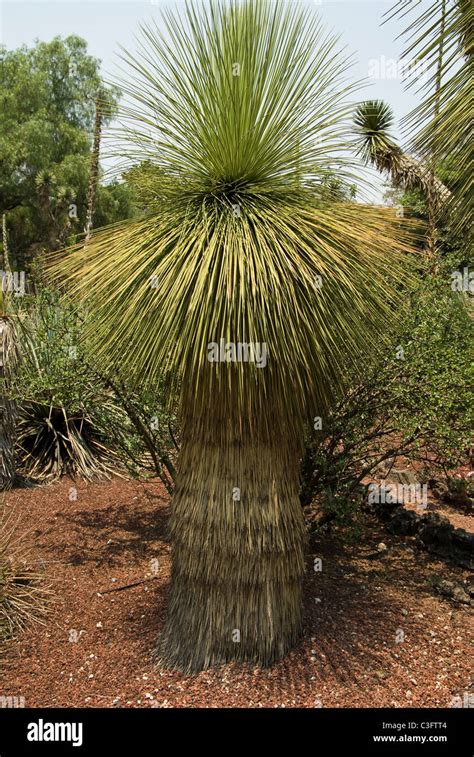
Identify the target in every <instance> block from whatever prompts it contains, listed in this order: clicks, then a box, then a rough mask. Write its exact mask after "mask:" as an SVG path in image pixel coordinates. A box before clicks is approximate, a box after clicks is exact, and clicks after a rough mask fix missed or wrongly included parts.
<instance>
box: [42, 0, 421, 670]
mask: <svg viewBox="0 0 474 757" xmlns="http://www.w3.org/2000/svg"><path fill="white" fill-rule="evenodd" d="M163 22H164V31H160V29H158V27H156V26H145V27H143V29H142V41H141V45H140V48H139V51H138V53H137V54H136V55H132V54H131V53H129V52H124V54H123V58H124V62H125V64H126V71H127V73H126V74H124V79H123V80H122V81H121V82H120V87H121V89H122V91H123V92H124V93H125V102H124V105H123V106H122V113H121V125H120V127H119V128H118V130H117V131H116V132H115V134H114V145H113V150H114V152H115V154H116V155H117V154H120V155H121V156H123V158H124V163H123V165H124V166H125V165H127V161H128V165H129V166H130V165H133V164H135V165H136V164H143V165H146V166H147V167H148V168H147V170H146V171H142V172H140V171H138V172H137V176H138V177H140V176H144V177H146V182H147V186H146V192H145V193H144V195H145V196H149V197H150V198H155V200H154V201H151V202H150V206H149V212H148V213H147V214H146V215H145V216H144V217H142V218H140V219H138V220H136V219H135V220H132V221H126V222H123V223H120V224H117V225H114V226H112V227H109V228H106V229H103V230H98V231H96V232H94V233H93V234H92V237H91V239H90V241H89V243H88V245H87V247H86V248H84V246H83V245H82V244H80V245H78V246H77V248H75V249H73V250H71V251H70V252H69V253H68V255H67V256H64V254H63V255H62V256H61V258H62V259H58V262H57V264H56V274H57V276H58V277H59V278H60V279H61V280H62V281H63V282H64V281H66V282H68V284H69V287H70V291H71V292H72V293H73V294H75V295H76V296H77V297H78V298H80V299H81V298H85V299H87V301H88V304H89V306H90V308H91V309H93V312H94V329H93V330H91V331H90V333H89V338H90V340H91V343H92V346H93V349H94V350H95V352H96V354H97V355H98V357H99V359H100V360H101V361H102V364H103V366H105V369H106V370H109V371H110V373H111V374H112V373H113V371H114V370H115V369H116V368H117V367H118V366H120V370H122V371H123V370H126V371H127V372H128V375H129V377H130V380H131V381H132V380H135V381H137V382H138V381H139V382H142V383H146V384H147V385H149V386H156V385H157V382H158V380H159V378H160V377H162V376H163V375H165V376H167V377H169V380H170V395H174V393H175V392H176V393H177V394H178V396H179V406H180V418H181V428H182V445H181V451H180V458H179V465H178V470H177V478H176V489H175V492H174V496H173V500H172V514H171V525H170V530H171V537H172V545H173V546H172V579H171V588H170V596H169V602H168V612H167V619H166V623H165V628H164V630H163V633H162V636H161V639H160V642H159V648H158V654H159V659H160V661H161V664H162V665H164V666H172V667H176V668H178V669H180V670H184V671H187V672H190V671H197V670H201V669H203V668H206V667H208V666H210V665H215V664H219V663H222V662H225V661H228V660H235V659H237V660H248V661H251V662H253V663H258V664H263V665H266V664H270V663H272V662H273V661H274V660H275V659H277V658H278V657H280V656H282V655H284V654H285V653H286V652H287V651H288V650H289V649H290V648H291V646H292V645H293V644H294V643H295V641H296V640H297V638H298V636H299V634H300V632H301V623H302V616H301V582H302V576H303V573H304V549H305V526H304V522H303V515H302V510H301V506H300V502H299V496H298V493H299V460H300V457H301V453H302V448H303V437H304V431H305V429H306V428H307V426H308V424H313V423H315V422H318V419H319V418H324V416H325V413H326V412H327V409H328V407H329V405H330V404H331V402H332V401H333V400H334V398H335V397H337V396H338V395H339V393H340V392H341V390H342V388H343V386H344V375H345V366H346V365H347V361H348V360H350V361H352V362H353V361H357V360H359V359H360V358H361V356H363V355H364V353H365V352H366V351H367V350H370V349H371V347H372V346H373V345H374V343H375V342H376V341H377V340H379V339H382V338H383V335H384V334H385V333H386V332H387V328H388V325H389V324H391V323H392V322H393V318H394V312H395V311H396V310H397V306H398V304H399V303H400V300H401V297H400V293H399V292H398V294H397V289H396V287H400V286H401V285H402V284H403V282H404V281H407V273H406V257H407V251H409V249H410V247H409V244H408V241H407V240H406V238H405V237H404V235H403V232H402V227H401V224H400V222H399V220H398V219H397V218H396V217H395V215H394V213H393V211H392V210H390V209H388V208H385V209H382V208H375V207H371V206H364V205H361V204H355V203H352V202H348V201H341V200H337V199H333V200H331V198H330V197H329V196H328V193H327V181H326V179H328V177H333V176H334V174H335V173H336V175H337V176H338V177H339V178H340V179H341V180H343V181H346V180H347V181H349V180H352V179H353V167H352V163H351V158H350V156H349V147H350V144H349V140H348V137H349V132H350V121H351V112H352V107H353V106H352V104H351V103H350V98H349V95H352V94H353V91H354V88H353V86H352V85H351V84H349V83H348V82H347V80H346V77H345V75H346V73H347V69H348V65H349V64H348V60H347V59H346V58H345V57H344V56H343V55H341V53H340V52H338V49H337V39H336V38H334V37H332V36H330V35H327V34H325V33H324V31H323V29H322V28H321V26H320V23H319V20H318V17H317V16H316V15H315V14H314V12H313V11H312V10H309V9H308V10H305V9H303V8H301V6H299V5H298V4H296V3H295V4H293V3H292V4H288V3H284V2H277V3H271V2H265V1H262V0H259V2H256V0H247V1H245V2H232V3H223V2H222V3H221V2H211V4H210V5H209V6H207V5H206V6H203V7H200V8H198V7H197V6H196V5H195V4H194V3H189V4H188V5H187V7H186V12H185V14H184V16H183V15H181V16H178V15H177V14H175V13H173V12H171V11H170V10H165V11H164V13H163ZM336 165H337V169H336V168H335V166H336ZM150 167H154V169H153V170H148V169H150ZM153 177H155V179H154V178H153ZM154 180H155V181H156V187H154V188H153V187H152V186H151V185H152V184H153V181H154ZM323 186H324V188H325V189H324V191H322V189H321V187H323ZM156 198H158V199H156ZM239 345H240V347H239ZM214 358H217V359H216V360H214ZM361 370H363V363H362V362H361Z"/></svg>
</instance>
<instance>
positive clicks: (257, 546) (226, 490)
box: [159, 396, 305, 672]
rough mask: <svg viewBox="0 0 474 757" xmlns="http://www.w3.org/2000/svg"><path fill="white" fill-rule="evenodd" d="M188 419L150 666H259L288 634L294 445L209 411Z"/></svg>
mask: <svg viewBox="0 0 474 757" xmlns="http://www.w3.org/2000/svg"><path fill="white" fill-rule="evenodd" d="M218 404H219V397H218V396H215V397H214V402H213V403H212V406H211V407H209V408H208V412H207V413H205V412H203V413H202V414H201V417H199V418H197V417H196V416H195V415H194V416H188V417H187V418H186V419H185V422H184V432H183V438H182V447H181V453H180V461H179V467H178V472H177V480H176V489H175V493H174V497H173V502H172V515H171V527H170V528H171V537H172V543H173V552H172V558H173V562H172V581H171V589H170V597H169V606H168V615H167V621H166V627H165V631H164V633H163V636H162V639H161V642H160V646H159V657H160V662H161V664H162V665H164V666H166V667H167V666H170V667H173V668H178V669H180V670H183V671H185V672H196V671H198V670H202V669H204V668H207V667H209V666H211V665H217V664H220V663H224V662H228V661H230V660H241V661H248V662H252V663H255V664H260V665H269V664H271V663H272V662H274V661H275V660H276V659H278V658H279V657H281V656H282V655H284V654H285V653H286V652H287V651H288V650H289V649H290V648H291V647H292V645H293V644H294V643H295V641H296V639H297V638H298V635H299V632H300V626H301V578H302V575H303V572H304V547H305V526H304V521H303V515H302V510H301V505H300V501H299V496H298V492H299V481H298V454H299V453H298V448H297V446H296V445H295V444H294V442H293V441H292V439H293V437H292V436H286V434H285V431H286V429H285V428H282V427H280V426H279V425H278V423H275V426H274V429H273V431H274V433H273V434H268V433H264V432H262V430H261V429H259V427H258V423H257V422H256V420H254V422H253V423H250V422H245V421H243V420H242V419H241V418H240V419H238V418H237V417H236V416H234V417H232V415H231V417H229V415H228V414H222V413H221V412H218V411H217V409H216V408H217V406H218Z"/></svg>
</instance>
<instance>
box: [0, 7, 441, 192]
mask: <svg viewBox="0 0 474 757" xmlns="http://www.w3.org/2000/svg"><path fill="white" fill-rule="evenodd" d="M288 1H292V2H294V1H295V0H288ZM296 1H298V0H296ZM301 2H305V4H312V5H314V6H315V7H316V8H317V10H318V12H319V13H320V15H321V17H322V20H323V22H324V25H325V26H326V28H328V29H331V30H334V31H335V32H337V33H338V34H340V35H341V44H342V45H343V46H344V45H345V46H347V50H348V52H351V53H354V55H355V65H354V68H353V71H352V75H353V76H354V78H356V79H361V78H367V79H368V86H367V88H366V90H365V93H364V95H363V98H364V99H383V100H385V101H386V102H388V103H389V105H390V106H391V108H392V109H393V111H394V113H395V118H396V124H397V127H398V125H399V122H400V119H401V118H402V117H403V116H404V115H406V114H407V113H408V112H409V111H410V110H411V109H412V108H413V107H414V106H415V105H416V103H417V102H418V96H417V92H416V88H413V87H412V88H410V89H408V90H407V89H406V86H405V82H404V80H403V78H402V75H401V70H400V69H401V64H400V60H403V59H402V53H403V49H404V46H405V45H406V42H404V40H402V39H397V37H398V35H399V34H400V33H401V31H402V29H403V26H404V22H403V20H400V19H395V20H392V21H390V22H389V23H386V24H384V25H382V21H383V15H384V13H386V12H387V11H388V10H389V9H390V8H391V7H392V6H393V4H394V0H301ZM425 3H426V0H422V2H421V3H420V7H422V6H423V5H424V4H425ZM180 4H181V3H180V2H175V1H173V0H148V2H147V1H146V0H124V1H123V2H117V0H92V1H91V2H78V1H77V0H49V1H47V2H44V1H43V0H1V1H0V40H1V42H2V43H3V44H5V45H6V46H7V48H8V49H14V48H16V47H19V46H20V45H22V44H26V45H32V44H33V42H34V40H35V39H40V40H42V41H45V42H47V41H50V40H51V39H52V38H53V37H55V36H58V35H59V36H62V37H65V36H67V35H69V34H76V35H78V36H80V37H83V38H84V39H85V40H86V41H87V44H88V50H89V53H90V54H91V55H94V56H95V57H97V58H100V59H101V61H102V70H103V74H104V75H105V76H106V78H109V77H110V76H114V74H115V73H116V71H117V69H116V64H117V58H116V55H117V52H118V50H119V45H122V46H124V47H126V48H127V49H131V50H133V49H134V48H135V47H136V43H135V41H134V34H136V33H137V32H138V27H139V25H140V23H141V22H143V21H147V20H149V19H150V18H155V19H156V20H157V21H159V7H160V6H164V5H166V6H178V7H179V6H180ZM374 74H375V75H374ZM394 131H395V134H396V135H397V136H398V137H399V138H400V136H401V134H400V131H399V129H398V128H397V129H395V130H394ZM382 192H383V180H382V179H381V178H380V177H378V176H377V177H375V178H374V188H373V198H372V199H373V200H376V201H380V199H381V196H382Z"/></svg>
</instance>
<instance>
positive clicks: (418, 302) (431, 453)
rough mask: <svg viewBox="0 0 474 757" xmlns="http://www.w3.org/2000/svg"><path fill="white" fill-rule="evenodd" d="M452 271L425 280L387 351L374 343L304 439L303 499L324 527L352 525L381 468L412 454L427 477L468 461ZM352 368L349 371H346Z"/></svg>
mask: <svg viewBox="0 0 474 757" xmlns="http://www.w3.org/2000/svg"><path fill="white" fill-rule="evenodd" d="M464 300H465V297H464V296H463V295H459V294H457V293H455V292H453V291H452V289H451V286H450V280H449V277H448V276H447V275H446V272H443V273H440V274H439V275H437V276H436V277H426V278H424V279H422V280H421V281H420V283H419V285H418V287H417V288H416V289H415V291H414V293H413V294H412V298H411V305H410V308H409V309H408V313H407V315H406V317H405V318H404V320H403V323H402V324H401V326H400V329H399V331H398V333H396V334H394V335H393V339H392V341H391V344H390V346H389V347H388V348H384V349H380V348H378V346H377V345H374V351H373V354H372V355H371V356H370V358H369V360H368V361H367V364H366V365H364V372H365V375H364V377H363V379H362V380H359V379H352V380H351V379H350V376H349V382H348V387H349V388H348V391H347V393H346V396H345V397H344V398H343V399H342V400H341V401H340V402H339V403H338V405H337V406H336V407H335V409H334V411H333V412H332V413H331V414H330V416H329V417H327V418H325V419H323V428H322V430H321V431H317V432H313V433H312V434H311V436H310V438H309V439H308V443H307V447H306V453H305V457H304V459H303V461H302V487H301V500H302V503H303V505H308V504H309V503H311V502H312V501H314V500H317V501H318V502H319V503H320V505H321V506H322V509H323V511H324V513H325V516H324V520H334V519H336V520H338V521H340V522H343V521H344V520H347V519H349V520H350V519H351V518H352V517H353V516H354V513H355V512H357V509H358V507H360V504H361V502H362V496H363V490H362V489H361V487H360V484H361V482H362V480H363V479H364V477H365V476H369V475H373V474H374V472H375V471H376V469H377V468H378V467H379V466H380V465H381V464H382V463H384V462H385V463H387V464H393V462H394V461H396V459H397V457H400V456H404V457H409V458H410V459H411V460H413V461H417V462H418V463H419V464H421V466H422V475H423V476H424V477H425V478H430V477H432V476H434V475H438V474H439V473H440V472H442V474H443V475H445V476H448V475H449V473H450V472H451V471H453V470H454V469H455V468H456V467H457V466H459V465H460V464H461V463H465V462H466V459H467V457H468V450H469V447H470V445H471V437H470V433H471V429H472V422H473V410H472V383H473V381H472V379H473V370H472V365H471V359H470V356H471V344H472V321H471V320H470V318H469V315H468V312H467V309H466V307H465V301H464ZM348 367H349V368H350V366H348Z"/></svg>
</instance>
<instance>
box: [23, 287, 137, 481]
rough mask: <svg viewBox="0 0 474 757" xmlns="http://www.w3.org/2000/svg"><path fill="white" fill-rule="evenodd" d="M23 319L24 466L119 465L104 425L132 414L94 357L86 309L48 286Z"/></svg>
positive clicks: (66, 469) (38, 471)
mask: <svg viewBox="0 0 474 757" xmlns="http://www.w3.org/2000/svg"><path fill="white" fill-rule="evenodd" d="M19 323H20V335H21V339H20V350H21V359H20V362H19V366H18V369H17V373H16V376H15V393H16V398H17V401H18V424H17V444H18V460H19V464H20V467H21V469H22V470H23V472H24V473H26V474H27V475H29V476H34V477H39V478H44V477H47V478H56V477H58V476H60V475H63V474H65V473H69V474H71V475H81V476H84V477H85V478H90V477H92V476H100V475H105V474H107V473H110V472H112V470H114V468H115V467H117V462H118V460H117V458H116V455H115V454H114V452H113V450H112V449H111V447H110V446H109V444H108V440H107V433H106V432H105V431H104V430H105V429H106V428H107V427H109V426H110V425H111V424H118V425H123V423H124V416H123V413H121V412H120V409H119V408H118V407H117V405H116V403H115V402H114V398H113V396H112V393H111V391H110V390H107V388H106V387H104V385H103V384H100V382H97V380H96V379H95V377H94V376H93V374H92V372H91V370H90V368H89V366H88V364H87V361H86V359H85V358H86V354H85V351H84V347H83V345H82V344H81V335H80V318H79V317H78V314H77V313H76V312H75V311H74V310H73V308H72V307H71V306H70V305H68V303H67V302H65V301H63V300H60V298H59V297H58V296H57V295H55V294H54V293H52V292H50V291H48V290H45V289H41V290H40V291H39V293H38V294H37V295H36V296H34V297H32V298H30V301H29V302H28V303H27V310H26V312H23V314H22V316H21V317H20V318H19Z"/></svg>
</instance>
